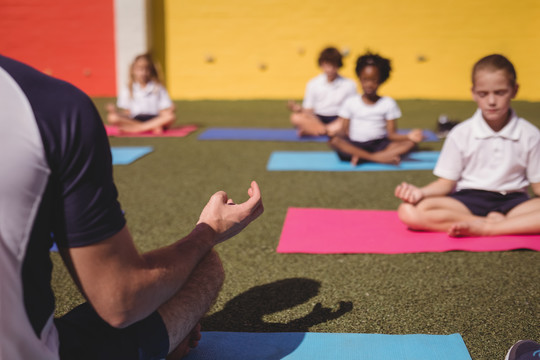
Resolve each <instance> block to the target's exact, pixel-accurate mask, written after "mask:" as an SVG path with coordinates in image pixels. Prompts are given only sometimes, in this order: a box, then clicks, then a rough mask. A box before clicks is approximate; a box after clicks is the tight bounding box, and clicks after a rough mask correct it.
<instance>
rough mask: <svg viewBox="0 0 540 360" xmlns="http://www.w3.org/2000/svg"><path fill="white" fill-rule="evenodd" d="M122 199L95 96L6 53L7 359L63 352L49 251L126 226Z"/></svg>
mask: <svg viewBox="0 0 540 360" xmlns="http://www.w3.org/2000/svg"><path fill="white" fill-rule="evenodd" d="M117 197H118V194H117V190H116V187H115V185H114V183H113V178H112V164H111V153H110V147H109V143H108V139H107V136H106V134H105V130H104V127H103V124H102V121H101V119H100V116H99V114H98V112H97V110H96V109H95V107H94V105H93V103H92V101H91V100H90V99H89V98H88V96H86V95H85V94H84V93H83V92H82V91H80V90H78V89H77V88H75V87H74V86H72V85H70V84H68V83H66V82H63V81H60V80H57V79H54V78H52V77H49V76H47V75H45V74H42V73H40V72H39V71H37V70H35V69H33V68H31V67H28V66H26V65H23V64H21V63H19V62H17V61H14V60H11V59H9V58H6V57H3V56H1V55H0V319H1V321H0V358H1V359H10V360H13V359H58V358H59V355H58V347H59V344H58V334H57V331H56V328H55V326H54V323H53V314H54V295H53V292H52V290H51V285H50V281H51V270H52V263H51V260H50V257H49V249H50V247H51V246H52V244H53V241H55V242H56V243H57V245H58V246H59V247H80V246H85V245H90V244H93V243H96V242H99V241H102V240H104V239H107V238H109V237H111V236H112V235H114V234H116V233H117V232H119V231H120V230H121V229H122V228H123V227H124V226H125V219H124V216H123V215H122V211H121V209H120V204H119V203H118V200H117ZM53 238H54V239H53Z"/></svg>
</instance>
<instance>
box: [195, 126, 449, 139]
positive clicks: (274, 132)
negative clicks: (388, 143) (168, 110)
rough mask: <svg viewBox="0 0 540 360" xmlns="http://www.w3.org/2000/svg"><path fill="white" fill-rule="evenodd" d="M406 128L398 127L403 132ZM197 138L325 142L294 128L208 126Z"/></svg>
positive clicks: (431, 134)
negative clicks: (303, 134)
mask: <svg viewBox="0 0 540 360" xmlns="http://www.w3.org/2000/svg"><path fill="white" fill-rule="evenodd" d="M407 131H409V130H408V129H400V130H398V133H400V134H403V133H406V132H407ZM424 137H425V139H424V141H439V138H438V137H437V135H435V133H434V132H433V131H431V130H424ZM199 140H258V141H295V142H296V141H298V142H326V141H328V137H327V136H303V137H298V135H296V130H295V129H275V128H210V129H207V130H205V131H204V132H203V133H201V134H200V135H199Z"/></svg>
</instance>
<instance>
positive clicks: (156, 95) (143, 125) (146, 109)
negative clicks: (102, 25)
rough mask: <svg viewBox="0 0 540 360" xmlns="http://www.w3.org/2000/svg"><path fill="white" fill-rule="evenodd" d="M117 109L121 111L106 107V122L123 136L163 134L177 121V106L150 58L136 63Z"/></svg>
mask: <svg viewBox="0 0 540 360" xmlns="http://www.w3.org/2000/svg"><path fill="white" fill-rule="evenodd" d="M117 105H118V109H117V108H116V107H115V106H114V104H108V105H107V121H108V123H109V124H111V125H114V126H117V127H118V128H119V130H120V131H121V132H125V133H142V132H146V131H150V132H152V133H154V134H161V133H162V132H163V131H164V130H166V129H167V128H168V127H169V126H171V125H172V124H173V123H174V121H175V120H176V115H175V107H174V104H173V103H172V101H171V98H170V97H169V94H168V93H167V90H166V89H165V87H164V86H163V85H161V82H160V79H159V76H158V72H157V68H156V65H155V64H154V62H153V61H152V58H151V56H150V55H149V54H142V55H139V56H137V57H135V60H133V63H132V64H131V66H130V71H129V84H128V86H127V87H125V88H123V89H122V91H121V92H120V94H119V96H118V101H117Z"/></svg>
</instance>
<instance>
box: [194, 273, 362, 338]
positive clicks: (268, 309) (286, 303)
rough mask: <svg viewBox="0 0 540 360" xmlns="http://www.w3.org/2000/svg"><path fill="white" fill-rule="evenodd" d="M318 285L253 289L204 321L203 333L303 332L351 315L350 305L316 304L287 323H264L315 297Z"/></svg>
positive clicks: (294, 282)
mask: <svg viewBox="0 0 540 360" xmlns="http://www.w3.org/2000/svg"><path fill="white" fill-rule="evenodd" d="M320 286H321V283H320V282H319V281H316V280H311V279H305V278H291V279H284V280H279V281H275V282H273V283H270V284H265V285H260V286H255V287H253V288H251V289H249V290H247V291H245V292H243V293H242V294H240V295H238V296H236V297H235V298H233V299H231V300H230V301H229V302H227V304H226V305H225V307H224V308H223V310H221V311H219V312H217V313H214V314H212V315H210V316H207V317H206V318H204V319H203V320H202V322H201V325H202V328H203V330H205V331H235V332H307V331H309V328H310V327H311V326H314V325H317V324H321V323H325V322H327V321H329V320H333V319H337V318H339V317H341V316H342V315H344V314H346V313H347V312H349V311H351V310H352V308H353V305H352V303H351V302H345V301H340V302H339V307H338V309H337V310H332V309H331V308H325V307H323V306H322V305H321V303H317V304H316V305H315V306H314V307H313V309H312V310H311V312H310V313H309V314H307V315H305V316H303V317H301V318H298V319H294V320H290V321H287V322H283V323H282V322H278V323H275V322H265V321H264V319H263V317H264V316H265V315H269V314H273V313H276V312H280V311H284V310H287V309H291V308H293V307H295V306H297V305H301V304H303V303H305V302H307V301H308V300H309V299H311V298H313V297H315V296H317V294H318V293H319V288H320Z"/></svg>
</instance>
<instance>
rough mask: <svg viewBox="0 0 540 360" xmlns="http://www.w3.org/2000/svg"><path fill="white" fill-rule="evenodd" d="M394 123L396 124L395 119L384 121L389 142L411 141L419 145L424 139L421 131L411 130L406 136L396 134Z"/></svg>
mask: <svg viewBox="0 0 540 360" xmlns="http://www.w3.org/2000/svg"><path fill="white" fill-rule="evenodd" d="M396 123H397V120H396V119H392V120H387V121H386V132H387V134H388V139H389V140H391V141H403V140H411V141H412V142H414V143H419V142H420V141H422V139H423V138H424V135H423V133H422V129H413V130H411V131H409V133H408V134H398V133H397V124H396Z"/></svg>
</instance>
